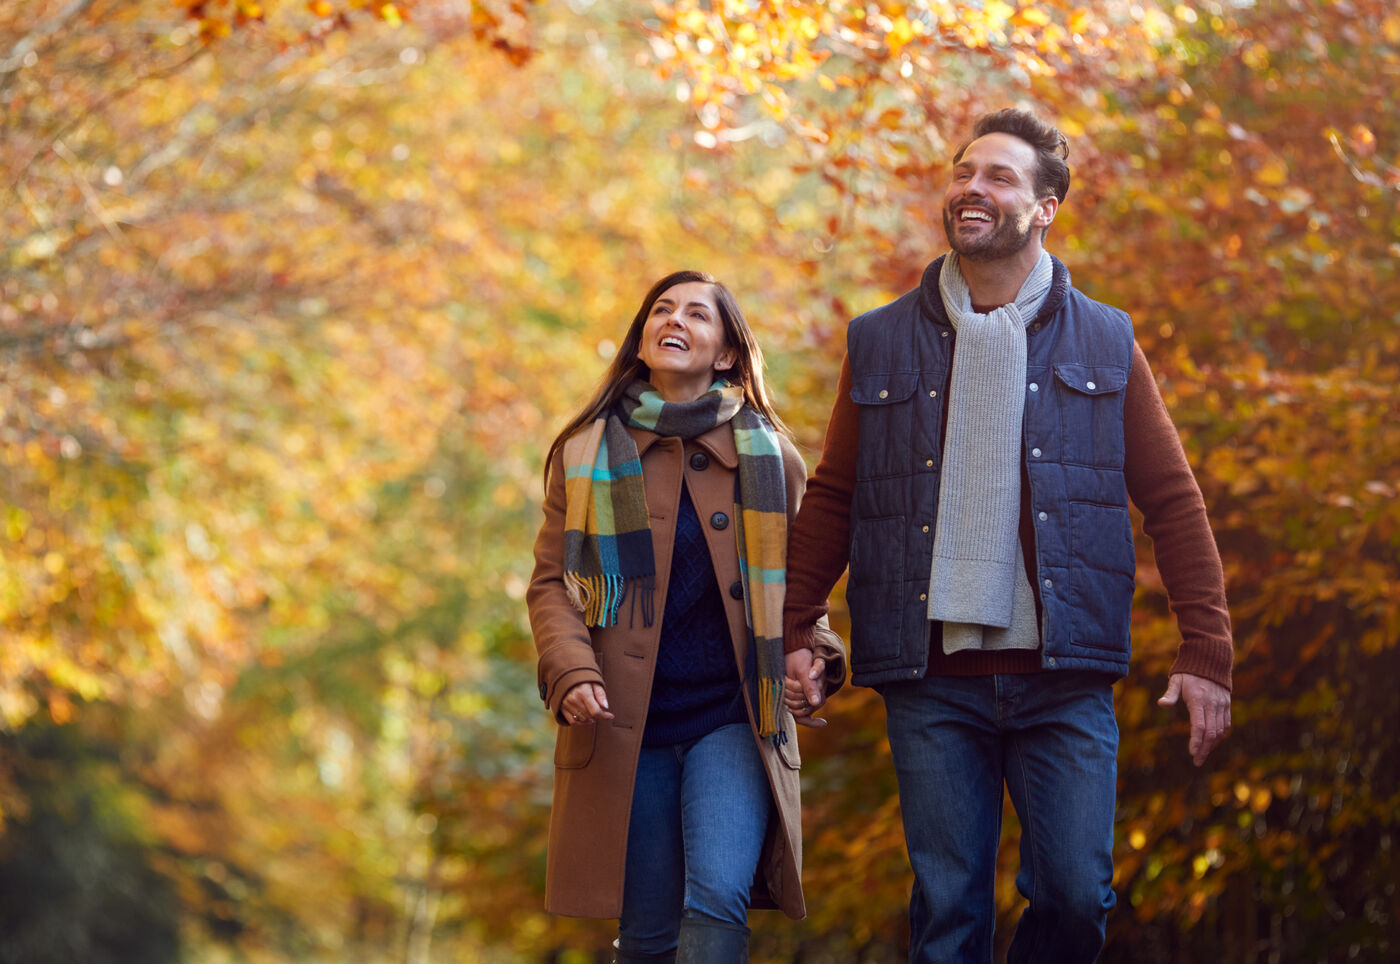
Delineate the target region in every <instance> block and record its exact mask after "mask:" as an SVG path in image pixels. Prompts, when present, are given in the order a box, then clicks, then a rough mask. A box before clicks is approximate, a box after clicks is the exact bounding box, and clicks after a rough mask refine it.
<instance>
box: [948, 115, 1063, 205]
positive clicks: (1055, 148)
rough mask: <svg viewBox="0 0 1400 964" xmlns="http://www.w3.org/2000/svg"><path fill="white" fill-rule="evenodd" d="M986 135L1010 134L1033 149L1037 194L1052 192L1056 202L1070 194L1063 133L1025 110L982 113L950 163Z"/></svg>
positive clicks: (1061, 200)
mask: <svg viewBox="0 0 1400 964" xmlns="http://www.w3.org/2000/svg"><path fill="white" fill-rule="evenodd" d="M987 134H1010V135H1011V136H1012V137H1019V138H1020V139H1021V140H1023V141H1025V142H1026V143H1027V144H1029V145H1030V146H1031V147H1033V148H1035V157H1036V166H1035V195H1036V197H1046V196H1048V195H1054V197H1055V200H1056V201H1059V202H1061V203H1063V202H1064V199H1065V195H1066V194H1068V193H1069V164H1068V163H1067V159H1068V158H1069V141H1068V140H1066V139H1065V135H1063V134H1061V133H1060V132H1059V130H1058V129H1056V128H1054V127H1052V126H1050V125H1049V124H1047V123H1045V122H1044V121H1043V120H1041V119H1040V118H1039V117H1036V116H1035V115H1034V114H1032V113H1031V112H1030V111H1028V110H1020V109H1019V108H1015V107H1007V108H1005V109H1003V110H999V111H996V112H994V113H991V114H983V115H982V116H981V117H980V118H978V119H977V123H976V125H974V126H973V128H972V137H971V138H969V139H968V141H967V143H965V144H963V146H962V147H960V148H958V153H957V154H956V155H955V156H954V157H953V163H954V164H956V163H958V161H960V160H962V156H963V151H965V150H967V146H968V144H971V143H972V142H973V141H975V140H977V138H979V137H984V136H986V135H987Z"/></svg>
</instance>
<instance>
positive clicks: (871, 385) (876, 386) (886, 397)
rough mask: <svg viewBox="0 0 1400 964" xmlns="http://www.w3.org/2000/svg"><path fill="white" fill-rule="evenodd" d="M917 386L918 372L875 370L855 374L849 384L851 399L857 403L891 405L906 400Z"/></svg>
mask: <svg viewBox="0 0 1400 964" xmlns="http://www.w3.org/2000/svg"><path fill="white" fill-rule="evenodd" d="M918 387H919V373H918V372H877V373H876V374H873V375H860V376H857V377H856V379H855V381H854V382H853V383H852V385H851V401H853V402H855V403H856V404H857V405H893V404H894V403H895V402H904V401H908V400H909V397H910V396H911V395H913V394H914V389H916V388H918Z"/></svg>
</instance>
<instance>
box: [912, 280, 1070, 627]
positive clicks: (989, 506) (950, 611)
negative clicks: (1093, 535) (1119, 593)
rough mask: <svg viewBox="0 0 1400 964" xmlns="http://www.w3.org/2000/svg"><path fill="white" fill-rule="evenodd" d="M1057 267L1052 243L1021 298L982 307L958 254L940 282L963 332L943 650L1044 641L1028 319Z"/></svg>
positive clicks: (944, 570) (934, 606)
mask: <svg viewBox="0 0 1400 964" xmlns="http://www.w3.org/2000/svg"><path fill="white" fill-rule="evenodd" d="M1053 275H1054V270H1053V267H1052V264H1051V260H1050V255H1049V254H1048V253H1045V252H1042V253H1041V255H1040V260H1039V261H1037V262H1036V264H1035V267H1034V268H1032V269H1031V273H1030V275H1029V276H1028V277H1027V278H1026V281H1025V283H1024V284H1023V285H1022V286H1021V290H1020V292H1019V293H1018V294H1017V295H1016V300H1015V301H1014V302H1012V303H1011V304H1009V305H1003V306H1001V307H1000V308H997V309H995V310H993V311H991V312H989V313H988V314H985V315H983V314H978V313H977V312H975V311H973V310H972V299H971V295H970V293H969V291H968V287H967V281H966V279H964V278H963V274H962V268H961V266H960V265H959V263H958V256H957V254H956V253H954V252H950V253H949V254H948V257H947V258H946V259H945V260H944V262H943V270H942V271H941V272H939V277H938V288H939V292H940V293H941V294H942V296H943V307H944V308H945V309H946V310H947V312H948V320H949V321H950V322H951V323H952V325H953V328H954V329H955V330H956V331H957V333H958V338H957V343H956V346H955V348H954V351H953V377H952V383H951V385H950V386H949V390H948V428H947V431H946V433H945V435H944V438H943V473H942V474H943V478H942V483H941V485H940V487H939V491H938V524H937V529H936V530H935V534H934V539H933V570H932V573H931V575H930V577H929V591H928V616H929V619H936V620H939V621H941V622H942V623H943V651H944V652H945V653H955V652H958V651H959V650H964V649H984V650H990V649H1035V648H1036V647H1037V646H1038V645H1039V644H1040V634H1039V632H1038V630H1037V627H1036V621H1035V597H1034V595H1033V594H1032V590H1031V585H1030V581H1029V580H1028V579H1027V578H1026V567H1025V563H1024V561H1023V556H1022V554H1021V541H1020V537H1019V534H1018V533H1019V522H1020V512H1021V418H1022V415H1023V413H1024V410H1025V393H1026V326H1027V325H1028V324H1030V322H1031V320H1032V319H1033V318H1035V316H1036V312H1038V311H1039V310H1040V306H1041V305H1042V304H1044V303H1045V298H1046V296H1047V295H1048V294H1049V293H1050V282H1051V279H1052V277H1053Z"/></svg>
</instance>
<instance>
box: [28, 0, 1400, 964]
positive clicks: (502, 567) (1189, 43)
mask: <svg viewBox="0 0 1400 964" xmlns="http://www.w3.org/2000/svg"><path fill="white" fill-rule="evenodd" d="M1397 89H1400V14H1397V13H1396V12H1395V11H1394V9H1393V7H1392V5H1391V4H1389V3H1386V2H1383V0H1221V2H1206V3H1190V4H1187V3H1182V4H1173V3H1171V2H1170V0H1167V2H1160V3H1159V2H1155V0H1139V2H1134V3H1128V2H1123V0H1083V2H1076V0H1027V2H1021V0H1016V2H1002V0H920V2H909V3H904V2H894V0H863V2H855V0H826V2H802V0H783V2H749V0H674V2H671V3H666V2H661V0H657V2H655V3H647V2H643V0H570V2H568V3H560V4H537V3H531V2H526V0H483V2H468V0H412V2H404V3H398V4H387V3H378V2H376V0H315V2H311V3H301V2H290V0H287V2H284V0H267V2H265V3H257V2H252V0H204V2H198V0H17V2H14V3H7V4H5V5H4V6H3V8H0V125H3V127H2V129H0V179H2V180H3V184H2V185H0V186H3V190H4V192H5V200H4V203H3V204H0V464H2V465H3V467H4V471H3V473H0V633H3V635H0V961H24V962H47V961H55V962H57V961H108V960H110V961H151V962H161V961H201V962H205V961H207V962H224V961H246V962H263V961H266V962H272V961H288V960H296V961H404V962H410V964H419V962H427V961H438V960H442V961H446V960H482V961H501V962H507V961H561V962H584V961H591V960H597V959H602V954H603V951H602V950H601V949H602V948H603V947H604V946H605V944H606V943H607V941H608V940H609V939H610V936H611V935H610V933H609V927H608V925H607V924H599V923H596V922H587V921H569V920H562V919H554V918H550V917H548V916H546V915H544V914H543V913H542V912H541V910H540V906H541V899H542V888H543V846H544V827H545V822H546V820H547V807H548V799H549V785H550V777H551V774H550V765H549V759H550V758H549V752H548V751H549V747H550V745H551V744H552V736H553V734H552V726H553V724H552V723H551V722H550V720H549V719H548V718H547V716H546V715H545V714H544V713H542V712H541V710H540V706H539V704H538V702H537V699H536V697H535V693H534V674H533V664H532V656H533V648H532V645H531V643H530V639H529V633H528V628H527V623H526V620H525V616H524V611H523V608H524V607H523V601H522V600H523V592H524V587H525V583H526V580H527V579H528V576H529V571H530V567H531V558H530V545H531V542H532V540H533V537H534V533H535V529H536V527H537V525H538V521H539V501H540V497H541V487H540V479H539V476H540V468H541V466H540V460H541V456H542V453H543V450H544V448H545V446H546V445H547V443H548V441H549V439H550V438H552V436H553V433H554V432H555V431H556V430H557V428H558V426H559V425H560V424H562V422H563V420H564V419H565V417H566V416H567V415H568V414H569V413H570V412H571V410H572V409H573V408H574V406H575V405H577V404H579V403H580V401H581V400H582V398H583V397H584V396H585V395H586V394H587V393H588V392H589V390H590V389H591V387H592V386H593V385H594V384H595V383H596V380H597V378H598V377H599V375H600V374H601V371H602V369H603V367H604V365H605V363H606V360H607V359H608V358H609V357H610V356H611V353H612V351H613V350H614V348H615V342H616V340H617V339H619V338H620V337H621V333H622V332H623V331H624V329H625V326H626V324H627V322H628V320H629V319H630V317H631V315H632V313H633V312H634V311H635V307H636V304H635V303H636V302H637V301H638V299H639V298H640V297H641V294H642V293H643V292H644V291H645V289H646V288H647V287H648V286H649V285H650V283H651V282H652V281H653V280H654V279H655V278H657V277H659V276H661V275H662V274H664V273H666V272H667V271H670V270H672V269H674V268H677V267H682V266H686V267H698V268H702V269H704V270H708V271H711V272H713V273H715V274H717V275H718V276H720V277H721V278H723V279H724V280H725V281H726V282H727V283H728V284H729V285H730V286H731V287H732V288H733V289H734V290H735V291H736V292H737V293H738V295H739V298H740V302H741V304H742V305H743V307H744V310H745V312H746V313H747V314H748V316H749V317H750V319H751V321H752V322H753V323H754V325H755V327H756V329H757V330H758V332H759V333H760V338H761V339H762V341H763V343H764V345H765V348H766V350H767V352H768V354H769V362H770V373H771V378H772V381H773V386H774V389H775V392H776V395H777V398H778V401H779V404H780V409H781V411H782V412H783V414H784V417H785V418H786V419H787V420H788V421H789V423H790V424H791V425H792V426H793V427H794V429H795V430H796V432H797V434H798V436H799V441H800V442H801V443H802V445H803V446H804V451H805V453H806V454H807V456H808V457H809V458H811V457H813V456H814V455H815V453H816V451H817V450H818V449H819V447H820V443H821V435H822V431H823V426H824V424H825V419H826V415H827V412H828V410H829V406H830V401H831V396H830V393H831V391H832V386H833V384H834V380H835V373H836V371H837V368H838V366H839V363H840V356H841V350H842V333H843V329H844V324H845V322H846V321H847V320H848V318H849V317H850V316H852V315H853V314H855V313H858V312H859V311H862V310H865V309H867V308H870V307H873V306H875V305H877V304H880V303H882V302H884V301H886V300H888V299H889V298H890V297H892V296H894V295H896V294H898V293H900V292H901V291H903V290H905V289H907V288H908V287H910V286H912V285H913V284H914V283H915V282H916V281H917V278H918V276H919V273H920V272H921V270H922V268H923V266H924V265H925V264H926V263H927V262H928V261H929V260H931V258H932V257H934V256H936V254H938V253H939V252H940V251H941V250H942V249H943V240H942V236H941V227H940V219H939V212H938V200H937V199H938V197H940V196H941V191H942V186H943V183H944V179H945V178H946V174H947V163H948V159H949V157H950V156H951V154H952V153H953V151H955V150H956V148H957V146H958V144H959V138H960V137H961V136H962V135H963V132H965V131H966V130H967V129H968V127H969V125H970V122H971V119H972V118H974V117H975V116H977V115H978V114H980V113H982V112H984V111H985V110H988V109H995V108H997V107H1001V106H1005V105H1007V104H1020V105H1025V106H1030V107H1033V108H1035V109H1037V110H1039V111H1040V112H1042V113H1043V114H1044V115H1046V116H1048V117H1052V118H1054V119H1056V120H1057V122H1058V123H1059V124H1060V126H1061V127H1062V128H1063V129H1064V130H1065V131H1066V133H1068V134H1069V135H1070V136H1071V141H1072V147H1071V161H1072V163H1073V166H1074V172H1075V180H1074V184H1073V186H1072V188H1071V191H1070V195H1069V198H1068V202H1067V203H1066V205H1065V206H1064V207H1063V208H1062V210H1061V214H1060V217H1059V218H1058V220H1057V223H1056V226H1055V230H1054V232H1053V233H1052V235H1051V238H1050V247H1051V249H1052V250H1053V251H1055V253H1057V254H1058V255H1059V256H1060V257H1061V258H1062V259H1064V260H1065V261H1066V263H1068V264H1069V266H1070V268H1071V270H1072V272H1073V273H1074V277H1075V281H1076V283H1077V284H1078V285H1079V286H1080V287H1082V288H1084V289H1085V290H1086V291H1088V292H1089V293H1090V294H1092V295H1094V296H1096V297H1098V298H1101V299H1103V300H1106V301H1109V302H1112V303H1113V304H1116V305H1119V306H1121V307H1123V308H1125V309H1127V310H1129V311H1130V312H1132V314H1133V316H1134V319H1135V322H1136V324H1137V329H1138V337H1139V339H1140V340H1141V342H1142V343H1143V345H1144V347H1145V348H1146V350H1147V353H1148V357H1149V359H1150V360H1151V362H1152V364H1153V366H1154V370H1155V374H1156V376H1157V378H1158V381H1159V382H1160V384H1161V385H1162V388H1163V392H1164V394H1165V396H1166V398H1167V400H1168V403H1169V405H1170V407H1171V408H1172V410H1173V412H1174V414H1175V417H1176V419H1177V422H1178V425H1179V427H1180V430H1181V434H1182V436H1183V438H1184V440H1185V442H1186V445H1187V450H1188V453H1189V455H1190V457H1191V459H1192V461H1193V464H1194V465H1195V467H1196V469H1197V471H1198V473H1199V476H1200V480H1201V484H1202V487H1203V489H1204V491H1205V494H1206V500H1207V504H1208V506H1209V507H1210V509H1211V512H1212V518H1213V521H1214V523H1215V525H1216V527H1217V533H1218V537H1219V540H1220V543H1221V548H1222V551H1223V553H1224V556H1225V562H1226V567H1227V574H1228V578H1229V584H1230V596H1231V604H1232V611H1233V615H1234V620H1235V626H1236V633H1237V643H1238V647H1239V655H1240V663H1239V666H1238V670H1237V674H1236V704H1235V710H1234V720H1235V729H1234V732H1233V733H1232V735H1231V737H1230V739H1229V740H1228V741H1227V743H1226V744H1225V745H1224V746H1222V747H1221V748H1220V749H1219V750H1217V752H1216V754H1215V755H1214V757H1213V758H1212V759H1211V761H1210V763H1209V765H1208V766H1207V767H1206V768H1204V769H1201V770H1196V769H1194V768H1192V767H1191V766H1190V764H1189V761H1188V758H1187V755H1186V752H1185V741H1186V737H1185V721H1184V719H1183V714H1182V713H1180V712H1166V711H1163V710H1160V709H1158V708H1157V707H1156V705H1155V703H1154V698H1155V696H1156V695H1157V694H1158V693H1159V692H1160V691H1161V689H1162V688H1163V686H1164V684H1165V678H1164V676H1165V672H1166V669H1167V667H1168V665H1169V663H1170V659H1171V656H1172V653H1173V651H1174V648H1175V646H1176V641H1177V637H1176V631H1175V624H1174V621H1173V619H1172V616H1171V614H1170V612H1169V611H1168V609H1167V606H1166V599H1165V594H1164V592H1163V590H1162V587H1161V584H1160V580H1159V579H1158V578H1157V576H1156V571H1155V569H1154V567H1153V565H1152V557H1151V552H1150V547H1149V546H1148V545H1147V544H1146V541H1145V540H1142V541H1143V545H1142V552H1141V558H1140V573H1139V585H1138V605H1137V609H1136V616H1135V626H1134V632H1135V636H1134V638H1135V646H1136V650H1137V654H1138V655H1137V660H1136V665H1135V672H1134V674H1133V676H1132V677H1131V678H1130V679H1129V680H1127V681H1125V682H1124V683H1122V684H1120V685H1119V687H1118V701H1119V714H1120V722H1121V727H1122V751H1121V755H1120V808H1119V821H1118V824H1119V830H1118V872H1117V878H1116V887H1117V889H1118V893H1119V897H1120V903H1119V908H1118V910H1117V911H1116V912H1115V913H1114V915H1113V917H1112V919H1111V922H1110V934H1109V945H1108V948H1107V950H1106V951H1105V953H1104V958H1103V959H1104V960H1106V961H1134V962H1158V961H1160V962H1185V961H1217V960H1219V961H1349V960H1361V961H1381V960H1390V959H1393V958H1394V956H1395V955H1396V953H1397V946H1398V942H1400V924H1397V920H1400V917H1397V915H1398V914H1400V897H1397V894H1396V883H1397V860H1396V853H1395V851H1396V843H1397V842H1396V839H1395V834H1396V832H1397V814H1400V758H1398V757H1400V754H1397V743H1396V734H1397V732H1398V731H1400V701H1397V700H1396V699H1395V694H1394V688H1395V687H1394V680H1395V679H1396V678H1397V676H1398V675H1400V565H1397V557H1400V503H1397V500H1396V494H1397V492H1396V489H1397V484H1400V482H1397V480H1398V479H1400V471H1397V469H1400V397H1398V396H1397V390H1396V387H1395V386H1396V381H1397V375H1400V372H1397V366H1400V314H1397V309H1396V305H1398V304H1400V271H1397V270H1396V269H1397V261H1400V113H1397V111H1396V106H1397V105H1396V100H1395V91H1396V90H1397ZM834 604H835V611H834V617H835V619H836V621H837V623H838V624H839V623H840V622H841V621H842V620H843V618H844V609H843V606H842V602H841V594H840V592H839V591H838V592H837V593H836V596H835V598H834ZM829 715H830V717H831V719H832V721H833V725H832V726H830V727H829V728H827V729H826V730H823V731H819V732H812V733H807V732H804V733H803V739H804V756H805V757H806V760H807V764H806V768H805V770H804V786H805V791H806V795H805V807H806V818H805V823H806V828H807V871H806V880H807V886H808V888H809V907H810V909H811V916H810V917H809V919H808V920H807V921H804V922H802V923H800V924H793V923H790V922H787V921H784V920H781V919H779V918H777V917H776V916H775V915H772V914H756V915H755V916H754V920H753V923H754V926H755V939H754V956H755V959H756V960H760V961H774V962H776V961H804V962H819V961H830V962H846V961H894V960H898V959H900V955H901V953H902V948H903V942H904V940H905V937H904V928H905V925H904V905H905V901H906V898H907V893H908V886H909V875H908V869H907V865H906V863H905V860H904V855H903V843H902V835H901V831H900V826H899V811H898V801H897V799H896V794H895V789H894V780H893V775H892V771H891V767H890V765H889V761H888V747H887V745H886V742H885V739H884V735H883V720H882V715H881V709H880V704H879V700H878V699H877V698H875V697H874V696H873V694H871V693H869V692H868V691H849V692H847V693H844V694H843V695H842V696H841V698H840V699H839V700H838V701H837V702H836V704H835V705H833V707H832V708H831V710H830V711H829ZM1015 834H1016V827H1015V823H1014V819H1013V815H1012V814H1011V813H1010V812H1009V811H1008V819H1007V828H1006V840H1005V841H1004V843H1005V846H1004V848H1003V858H1004V870H1005V872H1004V873H1003V874H1002V876H1001V883H1000V885H999V892H998V913H999V916H1000V918H1001V922H1002V924H1003V925H1005V926H1003V927H1002V928H1001V931H1000V933H1001V934H1002V938H1003V943H1004V941H1005V936H1006V935H1007V933H1008V932H1009V927H1010V925H1011V924H1012V923H1013V922H1014V920H1015V917H1016V915H1017V914H1018V913H1019V909H1020V905H1019V898H1018V896H1017V894H1016V892H1015V888H1014V884H1013V882H1012V877H1013V875H1014V861H1015V846H1014V844H1015Z"/></svg>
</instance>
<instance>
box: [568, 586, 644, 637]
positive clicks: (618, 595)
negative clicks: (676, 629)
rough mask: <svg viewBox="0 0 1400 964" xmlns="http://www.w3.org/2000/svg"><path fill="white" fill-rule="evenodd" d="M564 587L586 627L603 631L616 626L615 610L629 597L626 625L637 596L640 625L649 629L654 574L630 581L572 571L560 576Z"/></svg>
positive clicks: (632, 613)
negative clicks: (583, 574) (630, 598)
mask: <svg viewBox="0 0 1400 964" xmlns="http://www.w3.org/2000/svg"><path fill="white" fill-rule="evenodd" d="M564 588H565V590H566V591H567V592H568V594H569V602H570V603H571V604H573V607H574V608H575V609H577V610H578V611H579V612H581V613H583V622H584V625H586V626H596V627H599V628H601V629H606V628H608V627H609V626H616V625H617V614H618V610H620V609H621V608H622V601H623V600H624V599H626V598H627V597H628V595H629V594H630V595H631V597H632V610H631V615H629V622H630V621H631V619H632V618H634V617H635V612H636V607H637V601H638V597H641V609H642V625H643V626H650V625H651V624H652V620H653V619H654V618H655V616H656V577H655V576H654V575H646V576H634V577H633V578H631V579H627V578H624V577H622V576H619V575H616V574H611V575H610V574H603V575H597V576H580V575H579V574H578V573H576V572H566V573H564Z"/></svg>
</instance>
